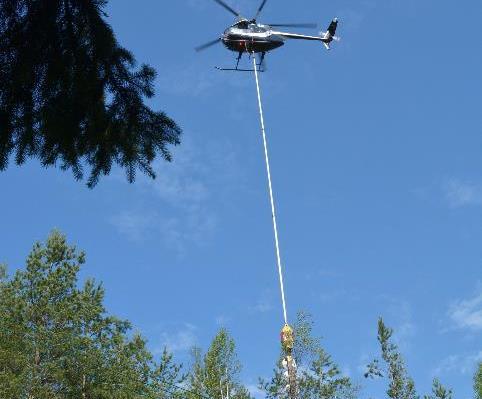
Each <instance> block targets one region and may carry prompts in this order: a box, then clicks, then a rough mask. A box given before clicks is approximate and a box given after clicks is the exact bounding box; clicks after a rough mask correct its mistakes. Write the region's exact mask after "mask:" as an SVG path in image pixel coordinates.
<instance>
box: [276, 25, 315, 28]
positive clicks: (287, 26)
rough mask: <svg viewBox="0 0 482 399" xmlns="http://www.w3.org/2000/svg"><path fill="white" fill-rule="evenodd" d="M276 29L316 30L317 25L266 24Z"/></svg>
mask: <svg viewBox="0 0 482 399" xmlns="http://www.w3.org/2000/svg"><path fill="white" fill-rule="evenodd" d="M267 25H269V26H274V27H276V28H316V27H317V26H318V24H267Z"/></svg>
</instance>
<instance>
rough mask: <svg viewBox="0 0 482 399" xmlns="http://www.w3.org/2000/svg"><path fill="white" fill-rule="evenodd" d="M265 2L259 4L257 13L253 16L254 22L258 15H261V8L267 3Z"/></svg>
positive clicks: (265, 0) (264, 0)
mask: <svg viewBox="0 0 482 399" xmlns="http://www.w3.org/2000/svg"><path fill="white" fill-rule="evenodd" d="M267 1H268V0H263V1H262V2H261V5H260V6H259V7H258V11H256V15H255V16H254V19H255V20H256V19H258V17H259V14H261V11H263V8H264V6H265V5H266V2H267Z"/></svg>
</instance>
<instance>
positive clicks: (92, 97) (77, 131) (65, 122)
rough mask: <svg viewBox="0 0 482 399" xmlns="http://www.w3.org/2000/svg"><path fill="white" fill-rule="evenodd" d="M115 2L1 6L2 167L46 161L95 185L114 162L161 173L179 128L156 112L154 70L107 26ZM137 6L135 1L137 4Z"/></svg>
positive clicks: (46, 0) (131, 173)
mask: <svg viewBox="0 0 482 399" xmlns="http://www.w3.org/2000/svg"><path fill="white" fill-rule="evenodd" d="M106 3H107V0H2V1H1V2H0V21H1V23H0V170H4V169H6V168H7V166H8V163H9V160H10V158H11V155H15V162H16V163H17V164H18V165H20V164H23V163H24V162H25V161H26V160H27V159H28V158H30V157H34V158H38V159H39V160H40V162H41V163H42V165H43V166H52V165H56V164H59V165H60V167H61V168H62V169H63V170H65V169H71V170H72V171H73V174H74V177H75V178H76V179H81V178H82V177H83V167H84V166H86V165H87V166H88V167H89V168H90V177H89V179H88V185H89V187H93V186H94V185H95V184H96V183H97V181H98V179H99V177H100V176H101V175H107V174H109V172H110V170H111V168H112V165H113V164H118V165H120V166H121V167H123V168H124V169H125V170H126V173H127V178H128V180H129V181H130V182H132V181H134V179H135V174H136V171H138V170H139V171H142V172H144V173H146V174H148V175H149V176H151V177H155V173H154V170H153V169H152V166H151V164H152V161H153V160H154V159H155V157H156V156H157V155H161V156H162V157H163V158H164V159H166V160H170V159H171V155H170V153H169V150H168V146H169V145H171V144H174V145H176V144H179V137H180V129H179V127H178V126H177V125H176V123H175V122H174V121H173V120H172V119H170V118H169V117H168V116H167V115H166V114H164V113H163V112H157V111H153V110H152V109H150V108H149V107H148V106H147V105H146V104H145V99H146V98H149V97H152V96H153V95H154V91H153V80H154V77H155V71H154V70H153V69H152V68H151V67H149V66H147V65H142V66H141V67H140V68H138V69H136V67H135V65H136V62H135V59H134V57H133V55H132V54H131V53H130V52H129V51H127V50H126V49H125V48H122V47H121V46H119V44H118V42H117V40H116V38H115V35H114V32H113V30H112V29H111V27H110V26H109V25H108V24H107V23H106V21H105V17H106V14H105V12H104V11H103V10H104V8H105V6H106ZM133 6H134V5H133Z"/></svg>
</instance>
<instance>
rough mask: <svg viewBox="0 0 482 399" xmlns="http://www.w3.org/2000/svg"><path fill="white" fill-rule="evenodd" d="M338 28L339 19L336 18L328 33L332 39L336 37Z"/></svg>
mask: <svg viewBox="0 0 482 399" xmlns="http://www.w3.org/2000/svg"><path fill="white" fill-rule="evenodd" d="M337 27H338V18H334V19H333V21H331V23H330V26H329V27H328V33H329V34H330V36H331V37H333V36H335V34H336V28H337Z"/></svg>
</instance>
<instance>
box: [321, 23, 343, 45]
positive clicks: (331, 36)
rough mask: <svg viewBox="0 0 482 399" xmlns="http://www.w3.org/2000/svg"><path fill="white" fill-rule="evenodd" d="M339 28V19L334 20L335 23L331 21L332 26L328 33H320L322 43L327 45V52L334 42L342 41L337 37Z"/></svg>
mask: <svg viewBox="0 0 482 399" xmlns="http://www.w3.org/2000/svg"><path fill="white" fill-rule="evenodd" d="M337 27H338V18H333V21H331V23H330V26H328V29H327V31H326V32H320V34H321V38H322V42H323V44H324V45H325V47H326V49H327V50H329V49H330V46H329V44H330V43H331V42H332V41H333V40H337V41H338V40H340V39H339V38H338V37H336V36H335V34H336V28H337Z"/></svg>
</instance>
